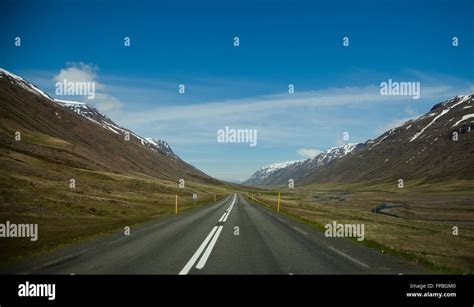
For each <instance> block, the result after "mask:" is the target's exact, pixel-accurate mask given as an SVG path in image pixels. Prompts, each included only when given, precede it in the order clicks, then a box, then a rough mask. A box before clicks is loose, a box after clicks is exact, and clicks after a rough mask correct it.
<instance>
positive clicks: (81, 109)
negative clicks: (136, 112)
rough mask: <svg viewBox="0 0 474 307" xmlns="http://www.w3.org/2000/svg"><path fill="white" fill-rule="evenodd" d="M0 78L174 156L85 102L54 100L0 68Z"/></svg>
mask: <svg viewBox="0 0 474 307" xmlns="http://www.w3.org/2000/svg"><path fill="white" fill-rule="evenodd" d="M0 78H9V79H10V83H11V84H16V85H19V86H20V87H22V88H23V89H26V90H27V91H30V92H32V93H34V94H36V95H38V96H41V97H44V98H46V99H49V100H51V101H54V102H55V103H57V104H59V105H60V106H62V107H64V108H68V109H70V110H72V111H74V112H75V113H77V114H79V115H81V116H83V117H84V118H87V119H88V120H90V121H91V122H93V123H95V124H97V125H99V126H100V127H102V128H104V129H106V130H109V131H111V132H113V133H115V134H118V135H122V136H123V137H125V134H126V133H128V134H129V135H130V137H135V138H137V139H138V140H140V143H141V144H142V145H143V146H145V147H147V148H149V149H151V150H161V151H163V152H165V153H166V154H167V155H169V156H173V157H174V156H176V155H175V154H174V152H173V150H172V149H171V147H170V146H169V144H168V143H167V142H165V141H162V140H159V139H155V138H143V137H141V136H139V135H137V134H135V133H133V132H132V131H130V130H128V129H125V128H123V127H120V126H119V125H117V124H116V123H114V122H113V121H112V120H111V119H110V118H108V117H107V116H106V115H105V114H103V113H101V112H99V111H98V110H97V109H96V108H94V107H92V106H90V105H88V104H86V103H85V102H79V101H72V100H62V99H54V98H52V97H51V96H49V95H48V94H46V93H45V92H43V91H42V90H40V89H39V88H38V87H36V86H35V85H34V84H32V83H30V82H28V81H26V80H25V79H23V78H21V77H19V76H17V75H15V74H13V73H11V72H9V71H7V70H5V69H1V68H0ZM56 116H58V117H59V116H60V115H59V113H58V114H56Z"/></svg>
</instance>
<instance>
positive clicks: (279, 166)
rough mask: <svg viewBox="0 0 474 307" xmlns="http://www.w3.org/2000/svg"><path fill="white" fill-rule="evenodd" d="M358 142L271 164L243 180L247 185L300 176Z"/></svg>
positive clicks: (347, 150)
mask: <svg viewBox="0 0 474 307" xmlns="http://www.w3.org/2000/svg"><path fill="white" fill-rule="evenodd" d="M356 146H357V145H356V144H346V145H342V146H339V147H333V148H330V149H328V150H326V151H324V152H322V153H320V154H318V155H316V156H315V157H313V158H309V159H306V160H297V161H287V162H280V163H274V164H270V165H268V166H265V167H262V168H261V169H260V170H258V171H257V172H255V173H254V174H253V175H252V177H250V178H249V179H247V180H246V181H244V182H243V184H246V185H275V184H281V183H283V182H286V181H287V180H288V179H294V178H295V177H298V176H299V175H298V174H299V173H300V172H301V171H302V170H308V169H312V168H315V167H320V166H323V165H327V164H329V163H330V162H331V161H332V160H334V159H337V158H340V157H343V156H345V155H347V154H349V153H350V152H351V151H352V150H353V149H354V148H356Z"/></svg>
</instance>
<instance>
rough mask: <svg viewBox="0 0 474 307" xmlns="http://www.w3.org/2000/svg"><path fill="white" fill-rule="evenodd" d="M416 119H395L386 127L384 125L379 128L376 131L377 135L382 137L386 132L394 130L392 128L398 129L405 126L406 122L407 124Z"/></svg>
mask: <svg viewBox="0 0 474 307" xmlns="http://www.w3.org/2000/svg"><path fill="white" fill-rule="evenodd" d="M414 118H415V117H407V118H400V119H394V120H392V121H390V122H388V123H386V124H385V125H383V126H382V127H379V128H377V129H376V130H375V132H376V133H377V135H381V134H383V133H384V132H386V131H388V130H390V129H392V128H397V127H400V126H401V125H403V124H404V123H405V122H407V121H408V120H410V119H414Z"/></svg>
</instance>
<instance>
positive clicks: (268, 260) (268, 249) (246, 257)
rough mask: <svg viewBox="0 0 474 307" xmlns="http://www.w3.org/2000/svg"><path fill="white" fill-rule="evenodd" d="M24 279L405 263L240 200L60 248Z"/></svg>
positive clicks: (339, 270) (372, 268) (405, 269)
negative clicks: (54, 276) (79, 275)
mask: <svg viewBox="0 0 474 307" xmlns="http://www.w3.org/2000/svg"><path fill="white" fill-rule="evenodd" d="M14 273H25V274H399V273H403V274H407V273H423V270H422V269H420V268H418V267H415V266H413V265H410V264H407V263H406V262H405V261H403V260H401V259H399V258H396V257H393V256H389V255H385V254H380V253H378V252H376V251H375V250H372V249H369V248H367V247H364V246H362V245H361V244H357V243H355V242H353V241H350V240H347V239H341V238H326V237H325V236H324V234H323V233H322V232H320V231H317V230H314V229H313V228H312V227H310V226H308V225H306V224H302V223H300V222H298V221H296V220H294V219H292V218H289V217H286V216H283V215H281V214H278V213H277V212H274V211H272V210H269V209H267V208H264V207H262V206H260V205H258V204H254V203H252V202H250V201H249V200H247V199H245V198H244V197H243V196H241V195H240V194H234V195H231V196H228V197H226V198H224V199H222V200H220V201H218V202H216V203H213V204H210V205H208V206H205V207H201V208H196V209H193V210H191V211H188V212H185V213H183V214H179V215H176V216H173V217H169V218H166V219H162V220H159V221H154V222H149V223H147V224H145V225H142V226H140V227H137V228H132V230H131V235H130V236H124V235H123V234H122V233H117V234H115V235H111V236H108V237H104V238H101V239H98V240H94V241H89V242H86V243H82V244H78V245H76V246H72V247H68V248H63V249H61V250H57V251H55V252H53V253H51V254H49V255H47V256H42V257H39V258H36V259H33V260H30V261H29V262H28V263H25V264H23V265H21V266H18V267H16V268H15V269H14Z"/></svg>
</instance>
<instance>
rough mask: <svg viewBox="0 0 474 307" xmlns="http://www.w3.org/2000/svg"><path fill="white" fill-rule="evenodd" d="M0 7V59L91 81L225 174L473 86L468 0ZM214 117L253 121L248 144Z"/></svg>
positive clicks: (212, 170)
mask: <svg viewBox="0 0 474 307" xmlns="http://www.w3.org/2000/svg"><path fill="white" fill-rule="evenodd" d="M0 8H1V9H0V20H1V21H0V24H1V27H0V67H2V68H5V69H7V70H9V71H11V72H13V73H16V74H18V75H20V76H23V77H25V78H26V79H28V80H30V81H32V82H34V83H35V84H37V85H38V86H39V87H41V88H42V89H44V90H46V91H47V92H48V93H50V94H51V95H52V96H54V89H55V87H54V84H55V80H57V79H58V77H60V76H69V77H71V78H72V77H74V76H76V77H78V78H86V79H87V78H88V79H90V80H93V81H94V82H96V83H97V84H98V85H99V86H98V89H97V92H98V93H99V95H98V96H97V97H96V99H94V100H92V101H87V102H88V103H90V104H92V105H94V106H96V107H97V108H99V109H100V110H102V111H103V112H104V113H106V114H107V115H109V117H111V118H112V119H113V120H115V121H116V122H117V123H118V124H120V125H123V126H125V127H127V128H130V129H132V130H133V131H135V132H137V133H138V134H140V135H142V136H145V137H156V138H160V139H163V140H166V141H168V142H169V143H170V145H171V146H172V148H173V149H174V150H175V152H176V153H177V154H178V155H180V156H181V157H182V158H183V159H184V160H186V161H189V162H190V163H192V164H193V165H195V166H196V167H198V168H200V169H202V170H203V171H205V172H207V173H208V174H210V175H212V176H215V177H217V178H220V179H224V180H242V179H246V178H248V177H249V176H250V175H251V174H252V173H253V172H254V171H256V170H257V169H258V168H260V167H261V166H263V165H266V164H270V163H274V162H281V161H287V160H297V159H303V158H305V157H306V155H307V154H308V152H310V153H311V152H315V151H316V150H326V149H328V148H330V147H333V146H338V145H341V144H343V140H342V133H343V132H344V131H347V132H349V135H350V139H349V142H351V143H357V142H363V141H365V140H367V139H370V138H375V137H377V136H378V135H380V134H381V133H382V132H383V131H385V130H386V129H389V128H391V127H393V126H396V125H398V124H401V123H402V122H403V121H404V120H407V119H409V118H413V117H416V116H418V115H421V114H423V113H425V112H427V111H428V110H429V108H430V107H431V106H432V105H434V104H435V103H437V102H439V101H441V100H444V99H447V98H450V97H451V96H454V95H459V94H467V93H472V92H474V76H473V74H474V73H473V72H474V60H473V54H474V20H473V19H472V16H473V14H474V2H473V1H470V0H466V1H448V0H446V1H420V0H410V1H408V0H407V1H384V0H382V1H337V0H336V1H194V2H191V1H73V0H69V1H46V0H41V1H2V2H1V4H0ZM17 36H19V37H21V40H22V41H21V43H22V44H21V46H20V47H16V46H15V45H14V39H15V37H17ZM125 36H128V37H130V39H131V46H130V47H125V46H124V45H123V39H124V37H125ZM235 36H238V37H239V39H240V46H239V47H235V46H234V45H233V38H234V37H235ZM344 36H347V37H348V38H349V46H348V47H344V46H343V45H342V39H343V37H344ZM453 36H456V37H458V38H459V46H457V47H453V45H452V38H453ZM388 79H393V80H395V81H415V82H420V85H421V97H420V99H417V100H414V99H411V97H407V96H381V95H380V93H379V90H380V83H381V82H384V81H387V80H388ZM290 83H291V84H294V86H295V93H294V94H289V93H288V84H290ZM179 84H185V86H186V92H185V94H179V92H178V85H179ZM59 98H62V99H76V100H81V99H82V97H59ZM225 126H229V127H231V128H239V129H257V131H258V143H257V146H255V147H250V146H249V145H248V144H232V143H218V142H217V138H216V133H217V130H218V129H222V128H224V127H225Z"/></svg>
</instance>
